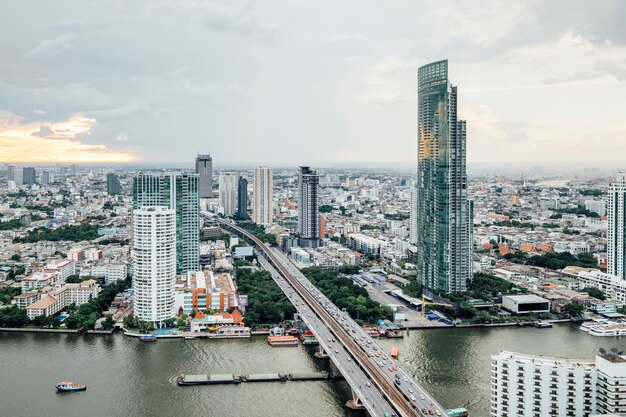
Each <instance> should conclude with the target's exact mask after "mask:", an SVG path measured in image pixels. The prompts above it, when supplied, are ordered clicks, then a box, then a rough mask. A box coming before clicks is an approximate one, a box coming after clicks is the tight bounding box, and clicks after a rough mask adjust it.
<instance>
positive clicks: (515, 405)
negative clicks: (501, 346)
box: [491, 352, 626, 417]
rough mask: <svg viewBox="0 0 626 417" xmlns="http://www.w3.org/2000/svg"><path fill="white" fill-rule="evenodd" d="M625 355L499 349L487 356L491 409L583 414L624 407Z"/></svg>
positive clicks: (499, 413) (498, 415)
mask: <svg viewBox="0 0 626 417" xmlns="http://www.w3.org/2000/svg"><path fill="white" fill-rule="evenodd" d="M625 383H626V357H624V356H620V355H617V354H613V353H601V354H599V355H597V356H596V358H595V362H594V361H589V360H578V359H560V358H550V357H545V356H535V355H527V354H522V353H514V352H500V353H499V354H497V355H492V356H491V392H492V395H491V415H492V417H508V416H537V417H543V416H567V417H587V416H589V415H590V414H592V413H598V414H602V415H606V414H608V413H620V414H621V413H623V412H624V411H626V405H624V404H625V403H624V402H625V401H626V392H625V391H624V389H623V385H624V384H625Z"/></svg>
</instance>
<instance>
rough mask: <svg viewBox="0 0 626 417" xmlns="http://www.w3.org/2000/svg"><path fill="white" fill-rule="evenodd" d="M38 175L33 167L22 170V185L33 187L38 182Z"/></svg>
mask: <svg viewBox="0 0 626 417" xmlns="http://www.w3.org/2000/svg"><path fill="white" fill-rule="evenodd" d="M36 175H37V173H36V171H35V168H33V167H24V168H22V184H24V185H33V184H35V183H36V182H37V177H36Z"/></svg>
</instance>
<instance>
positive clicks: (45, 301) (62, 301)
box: [26, 279, 100, 320]
mask: <svg viewBox="0 0 626 417" xmlns="http://www.w3.org/2000/svg"><path fill="white" fill-rule="evenodd" d="M98 294H100V286H99V285H98V282H97V281H96V280H95V279H88V280H86V281H83V282H80V283H77V284H63V285H62V286H61V287H60V288H58V289H55V290H53V291H50V292H48V293H46V294H42V296H41V298H40V299H39V300H37V301H35V302H34V303H32V304H30V305H29V306H27V307H26V314H27V315H28V318H29V319H31V320H32V319H34V318H35V317H38V316H41V315H46V316H52V315H54V314H56V313H58V312H59V311H61V310H63V309H64V308H65V307H67V306H69V305H71V304H75V305H76V306H80V305H81V304H85V303H87V302H89V301H90V300H92V299H94V298H96V297H97V296H98Z"/></svg>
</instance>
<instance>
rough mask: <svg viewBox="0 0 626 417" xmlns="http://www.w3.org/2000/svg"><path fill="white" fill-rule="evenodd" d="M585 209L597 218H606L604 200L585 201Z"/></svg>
mask: <svg viewBox="0 0 626 417" xmlns="http://www.w3.org/2000/svg"><path fill="white" fill-rule="evenodd" d="M585 208H586V209H587V210H589V211H591V212H593V213H596V214H597V215H599V216H606V201H605V200H585Z"/></svg>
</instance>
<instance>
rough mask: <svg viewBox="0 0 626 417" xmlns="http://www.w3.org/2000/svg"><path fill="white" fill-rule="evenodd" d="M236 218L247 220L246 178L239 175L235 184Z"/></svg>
mask: <svg viewBox="0 0 626 417" xmlns="http://www.w3.org/2000/svg"><path fill="white" fill-rule="evenodd" d="M237 218H238V219H239V220H248V180H247V179H245V178H244V177H239V185H238V186H237Z"/></svg>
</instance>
